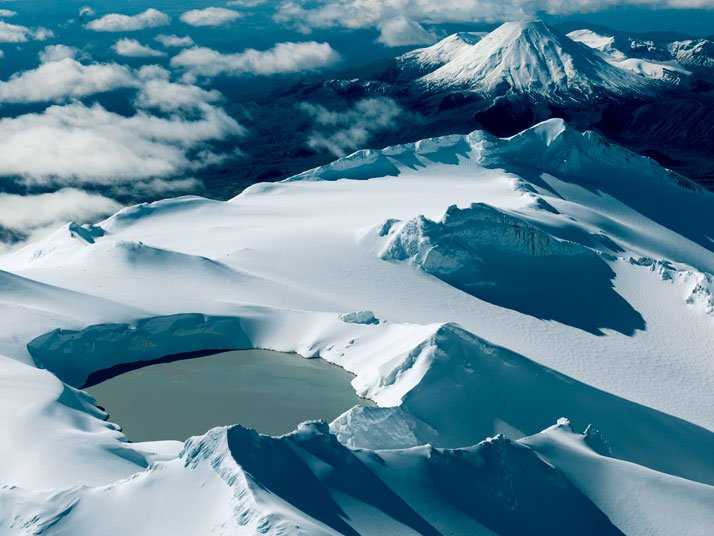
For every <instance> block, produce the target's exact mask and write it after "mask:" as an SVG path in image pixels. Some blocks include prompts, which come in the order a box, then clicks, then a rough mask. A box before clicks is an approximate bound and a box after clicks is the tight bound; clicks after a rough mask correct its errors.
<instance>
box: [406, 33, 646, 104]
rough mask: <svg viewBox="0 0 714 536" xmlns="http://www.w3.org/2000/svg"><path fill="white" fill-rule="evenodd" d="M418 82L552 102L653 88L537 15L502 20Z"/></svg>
mask: <svg viewBox="0 0 714 536" xmlns="http://www.w3.org/2000/svg"><path fill="white" fill-rule="evenodd" d="M447 39H448V38H447ZM417 83H418V84H420V85H422V86H424V87H427V88H429V89H460V90H469V91H475V92H479V93H483V94H484V95H488V96H498V95H503V94H508V93H515V94H520V95H524V96H527V97H531V98H534V99H537V100H542V99H545V100H548V101H553V102H572V101H576V102H582V101H591V100H596V99H599V98H603V97H607V96H637V95H643V94H650V93H652V92H654V91H655V89H656V86H655V85H654V83H653V82H652V81H650V80H647V79H646V78H644V77H643V76H639V75H636V74H634V73H631V72H627V71H625V70H623V69H620V68H618V67H616V66H613V65H611V64H609V63H608V62H607V61H605V60H604V59H603V58H602V57H601V55H600V54H598V53H597V52H595V51H594V50H592V49H591V48H589V47H587V46H585V45H583V44H581V43H577V42H575V41H573V40H572V39H570V38H569V37H568V36H566V35H564V34H561V33H560V32H558V31H556V30H554V29H552V28H550V27H549V26H548V25H546V24H545V23H544V22H542V21H540V20H531V21H524V22H508V23H505V24H503V25H501V26H500V27H498V28H497V29H495V30H494V31H493V32H491V33H489V34H488V35H487V36H485V37H484V38H483V39H482V40H480V41H478V42H477V43H475V44H474V45H472V46H469V47H464V48H463V49H462V50H461V51H460V52H459V53H458V54H457V55H456V56H455V57H454V58H453V59H451V60H450V61H448V62H447V63H445V64H444V65H442V66H441V67H439V68H438V69H436V70H434V71H432V72H431V73H429V74H427V75H425V76H423V77H421V78H420V79H419V80H418V81H417Z"/></svg>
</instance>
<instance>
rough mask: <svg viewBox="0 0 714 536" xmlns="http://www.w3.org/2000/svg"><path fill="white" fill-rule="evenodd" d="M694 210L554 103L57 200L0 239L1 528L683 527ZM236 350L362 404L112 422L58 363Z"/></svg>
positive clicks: (707, 400) (697, 377) (686, 192)
mask: <svg viewBox="0 0 714 536" xmlns="http://www.w3.org/2000/svg"><path fill="white" fill-rule="evenodd" d="M474 46H477V45H474ZM712 213H714V197H713V196H712V194H710V193H708V192H706V191H704V190H702V189H700V188H697V187H696V186H694V185H693V184H692V183H691V182H690V181H688V180H687V179H685V178H684V177H682V176H679V175H677V174H675V173H672V172H670V171H668V170H666V169H664V168H662V167H661V166H659V165H658V164H657V163H655V162H654V161H652V160H650V159H647V158H644V157H641V156H638V155H636V154H634V153H632V152H630V151H627V150H625V149H623V148H622V147H619V146H617V145H615V144H612V143H609V142H608V141H607V140H605V139H604V138H602V137H601V136H599V135H597V134H594V133H589V132H578V131H576V130H574V129H572V128H570V127H569V126H567V125H566V124H565V123H564V122H563V121H560V120H551V121H546V122H544V123H541V124H539V125H536V126H534V127H533V128H531V129H529V130H527V131H524V132H523V133H521V134H519V135H516V136H513V137H511V138H497V137H494V136H491V135H488V134H485V133H483V132H474V133H471V134H469V135H465V136H461V135H458V136H446V137H441V138H433V139H427V140H423V141H421V142H417V143H412V144H405V145H400V146H395V147H388V148H385V149H383V150H370V151H360V152H357V153H355V154H353V155H350V156H348V157H346V158H344V159H341V160H338V161H336V162H334V163H333V164H330V165H327V166H323V167H321V168H317V169H314V170H310V171H307V172H305V173H302V174H300V175H298V176H296V177H293V178H291V179H290V180H288V181H285V182H282V183H274V184H267V185H256V186H253V187H251V188H249V189H247V190H246V191H245V192H244V193H242V194H241V195H240V196H238V197H236V198H234V199H232V200H231V201H229V202H219V201H211V200H205V199H201V198H196V197H189V198H179V199H175V200H164V201H158V202H154V203H148V204H142V205H139V206H136V207H129V208H127V209H124V210H122V211H121V212H119V213H118V214H117V215H115V216H113V217H111V218H108V219H107V220H105V221H102V222H96V223H93V224H85V225H77V224H68V225H65V226H63V227H62V228H60V229H58V230H57V231H56V232H55V233H53V234H51V235H49V236H46V237H45V238H42V239H40V240H38V241H35V242H31V243H30V244H28V245H27V246H25V247H24V248H22V249H21V250H18V251H13V252H9V253H6V254H3V255H2V256H0V268H1V269H2V270H5V271H4V272H0V312H1V313H2V314H1V315H0V425H1V426H2V429H3V434H0V459H3V460H6V461H7V462H8V463H4V464H0V535H2V536H5V535H6V534H7V535H12V536H17V535H19V534H24V533H27V532H28V531H35V532H38V531H43V533H44V534H48V535H50V536H54V535H57V536H60V535H65V534H72V536H75V535H76V536H84V535H86V534H92V535H93V536H94V535H96V534H97V533H98V532H97V531H98V530H99V531H100V532H99V534H102V532H101V531H104V533H106V534H111V535H112V536H114V535H116V534H133V535H138V536H149V535H151V536H163V535H164V534H171V535H172V536H173V535H183V534H186V535H191V536H195V535H197V534H211V533H215V534H256V533H258V534H260V533H265V534H274V535H276V536H277V535H278V534H281V535H283V536H284V535H285V534H330V535H332V534H338V533H342V534H355V533H357V534H395V535H401V534H404V535H406V534H414V533H421V534H469V535H471V534H477V535H488V536H493V535H494V534H529V533H532V534H544V533H545V534H559V533H565V534H569V533H573V534H575V533H577V534H588V533H591V534H610V533H615V534H617V533H618V531H621V532H622V533H626V534H636V535H637V536H640V535H642V536H644V535H645V534H666V535H668V536H669V535H670V534H706V533H707V530H709V529H710V527H711V519H710V517H707V516H708V515H709V514H708V512H709V511H710V508H709V509H707V508H706V506H707V505H708V504H709V503H710V502H711V501H710V498H709V497H710V495H709V493H710V491H711V485H712V484H714V465H713V464H712V461H711V452H713V451H714V433H712V429H714V420H713V417H712V414H711V408H712V407H714V380H713V378H714V375H713V374H712V373H713V372H714V367H713V366H712V359H711V348H712V347H714V331H712V329H711V326H712V316H711V307H712V300H711V296H712V283H711V276H710V275H709V274H712V273H714V252H713V250H714V246H713V245H712V240H711V238H712V236H714V231H713V230H712V223H711V214H712ZM233 348H261V349H268V350H275V351H280V352H287V353H295V354H298V356H304V357H305V358H311V357H321V358H322V359H325V360H327V361H329V362H331V363H334V364H335V365H337V366H340V367H343V368H344V369H345V370H346V371H349V372H351V373H353V374H354V379H353V381H352V386H353V388H354V390H355V392H356V393H357V394H358V395H360V396H362V397H366V398H369V399H371V400H372V401H373V402H374V403H375V404H376V406H375V407H365V408H353V409H352V410H349V411H347V412H346V413H344V414H343V415H342V416H340V417H339V418H338V419H336V420H335V421H334V422H333V423H332V424H331V425H330V427H329V431H328V427H327V425H325V424H316V423H312V424H308V425H305V426H303V427H301V428H300V429H299V430H298V431H296V432H295V433H293V434H289V435H288V436H285V437H281V438H270V437H265V436H259V435H258V434H256V433H254V432H252V431H250V430H246V429H245V428H242V427H240V426H233V427H229V428H227V429H222V428H219V429H215V430H212V431H210V432H208V433H206V434H204V435H203V436H199V437H196V438H191V439H189V440H188V441H185V440H186V438H185V437H177V438H176V441H169V442H150V443H132V442H130V441H129V440H128V439H131V438H127V437H126V436H125V435H124V434H123V433H122V430H121V424H122V423H121V422H119V423H113V422H111V419H112V417H111V413H112V408H111V407H108V408H107V409H106V411H104V410H102V409H100V408H99V407H97V406H96V405H95V404H96V402H95V401H94V400H93V399H92V398H91V397H90V396H89V395H88V394H86V393H84V392H82V391H81V390H79V389H78V387H81V386H83V385H86V384H88V383H92V382H94V381H99V380H100V379H102V378H106V377H108V376H111V375H112V374H117V373H120V372H122V371H123V370H128V369H129V368H134V367H137V366H145V365H147V364H149V363H152V362H156V361H160V360H163V359H178V358H185V357H190V356H194V355H200V354H203V353H205V352H209V351H213V350H222V349H233ZM298 356H296V357H295V358H296V359H298V358H299V357H298ZM38 365H39V366H38ZM41 367H44V368H41ZM276 396H279V394H276ZM256 411H259V408H257V409H256ZM564 416H565V417H568V418H570V419H571V420H572V422H573V425H574V426H575V427H576V428H577V429H578V430H584V429H587V434H586V435H584V436H580V435H578V434H574V433H572V432H568V434H571V435H568V436H566V437H567V438H569V439H568V440H567V441H561V439H562V436H557V437H556V435H555V434H554V433H553V432H552V430H551V431H547V432H545V433H544V434H542V435H540V436H536V439H534V438H533V437H530V438H526V436H530V435H531V434H537V433H538V432H540V431H542V430H543V429H544V428H546V427H548V426H550V425H552V424H553V422H556V420H557V419H559V418H560V417H564ZM239 424H240V423H236V425H239ZM591 425H592V426H591ZM560 429H562V426H561V427H560V428H559V430H560ZM595 430H597V432H596V431H595ZM330 432H331V433H330ZM558 433H560V432H558ZM332 434H334V435H332ZM499 434H500V436H501V437H495V436H499ZM487 437H491V438H494V439H491V440H489V441H487V442H485V443H484V442H483V441H484V439H485V438H487ZM556 439H557V440H556ZM571 440H572V441H571ZM473 445H476V446H473ZM295 475H299V478H298V477H296V476H295ZM623 490H624V491H623ZM668 497H669V498H671V501H670V502H669V503H668V502H667V500H666V499H667V498H668ZM702 505H705V507H704V508H703V507H702ZM6 512H8V513H9V514H6V515H3V514H5V513H6ZM608 518H609V521H608ZM610 523H612V524H610ZM613 525H614V526H613ZM97 527H100V529H97ZM301 531H302V532H301Z"/></svg>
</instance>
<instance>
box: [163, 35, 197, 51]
mask: <svg viewBox="0 0 714 536" xmlns="http://www.w3.org/2000/svg"><path fill="white" fill-rule="evenodd" d="M154 39H156V40H157V41H158V42H159V43H161V44H162V45H164V46H165V47H171V48H184V47H192V46H193V45H195V44H196V43H194V42H193V39H191V38H190V37H188V36H185V37H181V36H178V35H165V34H160V35H157V36H156V37H155V38H154Z"/></svg>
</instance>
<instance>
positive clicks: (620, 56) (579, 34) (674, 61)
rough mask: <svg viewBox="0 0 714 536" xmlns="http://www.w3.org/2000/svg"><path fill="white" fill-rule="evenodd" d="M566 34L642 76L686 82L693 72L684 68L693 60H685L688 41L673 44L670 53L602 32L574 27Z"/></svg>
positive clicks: (689, 48) (690, 53)
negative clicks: (624, 40) (602, 33)
mask: <svg viewBox="0 0 714 536" xmlns="http://www.w3.org/2000/svg"><path fill="white" fill-rule="evenodd" d="M567 35H568V37H569V38H571V39H572V40H574V41H577V42H579V43H583V44H584V45H587V46H588V47H590V48H592V49H594V50H597V51H599V52H600V53H601V54H602V57H603V59H605V60H606V61H607V62H608V63H610V64H611V65H613V66H615V67H618V68H620V69H624V70H626V71H630V72H632V73H635V74H637V75H640V76H643V77H645V78H650V79H653V80H659V81H662V82H668V83H671V84H675V85H680V84H686V83H688V82H689V78H690V75H691V74H692V73H691V72H690V71H689V70H687V67H686V66H687V65H688V64H691V63H692V62H691V61H687V57H688V55H693V54H692V53H693V50H692V48H693V47H690V45H689V43H690V42H677V43H672V46H671V47H670V50H671V54H670V53H668V52H667V49H666V48H665V49H660V48H659V47H657V46H656V45H655V44H654V43H652V42H646V43H643V42H641V41H635V40H632V39H627V40H626V42H624V43H622V42H618V39H617V38H616V37H615V36H612V35H611V36H607V35H601V34H598V33H596V32H593V31H592V30H575V31H572V32H570V33H568V34H567ZM619 41H621V40H619ZM618 47H619V48H618Z"/></svg>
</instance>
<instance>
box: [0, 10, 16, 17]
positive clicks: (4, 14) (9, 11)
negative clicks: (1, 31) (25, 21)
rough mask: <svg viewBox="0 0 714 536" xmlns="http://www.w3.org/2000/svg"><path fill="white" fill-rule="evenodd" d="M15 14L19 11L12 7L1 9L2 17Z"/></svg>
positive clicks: (0, 14) (0, 15)
mask: <svg viewBox="0 0 714 536" xmlns="http://www.w3.org/2000/svg"><path fill="white" fill-rule="evenodd" d="M15 15H17V11H13V10H12V9H0V17H4V18H9V17H14V16H15Z"/></svg>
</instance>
